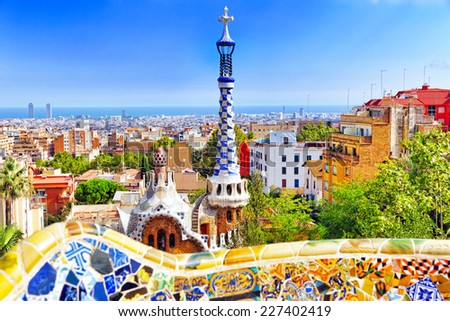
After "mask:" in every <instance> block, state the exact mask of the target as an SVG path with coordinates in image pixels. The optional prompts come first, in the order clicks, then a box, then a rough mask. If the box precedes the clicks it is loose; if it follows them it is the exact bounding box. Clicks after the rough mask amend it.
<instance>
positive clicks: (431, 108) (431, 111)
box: [428, 106, 436, 117]
mask: <svg viewBox="0 0 450 321" xmlns="http://www.w3.org/2000/svg"><path fill="white" fill-rule="evenodd" d="M428 116H433V117H436V106H428Z"/></svg>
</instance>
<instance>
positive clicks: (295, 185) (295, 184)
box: [294, 179, 299, 187]
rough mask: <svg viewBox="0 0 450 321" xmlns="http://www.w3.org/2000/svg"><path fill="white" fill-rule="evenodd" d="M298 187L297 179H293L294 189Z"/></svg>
mask: <svg viewBox="0 0 450 321" xmlns="http://www.w3.org/2000/svg"><path fill="white" fill-rule="evenodd" d="M298 186H299V180H298V179H294V187H298Z"/></svg>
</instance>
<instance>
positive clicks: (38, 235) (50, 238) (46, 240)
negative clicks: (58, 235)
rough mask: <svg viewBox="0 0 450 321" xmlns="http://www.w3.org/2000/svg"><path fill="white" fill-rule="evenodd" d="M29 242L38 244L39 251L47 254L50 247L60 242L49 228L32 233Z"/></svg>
mask: <svg viewBox="0 0 450 321" xmlns="http://www.w3.org/2000/svg"><path fill="white" fill-rule="evenodd" d="M27 240H28V241H29V242H31V243H33V244H34V245H36V247H37V248H38V249H39V251H40V252H41V253H42V254H46V253H47V252H48V251H50V249H52V248H54V247H55V246H56V245H57V244H58V242H57V239H55V237H54V235H53V234H52V233H50V232H49V231H47V230H40V231H37V232H35V233H33V235H31V236H30V237H29V238H28V239H27Z"/></svg>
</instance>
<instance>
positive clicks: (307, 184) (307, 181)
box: [306, 178, 309, 189]
mask: <svg viewBox="0 0 450 321" xmlns="http://www.w3.org/2000/svg"><path fill="white" fill-rule="evenodd" d="M306 189H309V178H307V179H306Z"/></svg>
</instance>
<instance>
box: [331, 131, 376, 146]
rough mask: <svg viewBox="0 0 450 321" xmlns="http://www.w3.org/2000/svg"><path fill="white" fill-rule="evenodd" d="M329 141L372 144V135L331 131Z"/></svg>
mask: <svg viewBox="0 0 450 321" xmlns="http://www.w3.org/2000/svg"><path fill="white" fill-rule="evenodd" d="M331 143H343V144H345V143H353V144H372V136H353V135H346V134H341V133H332V134H331Z"/></svg>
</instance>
